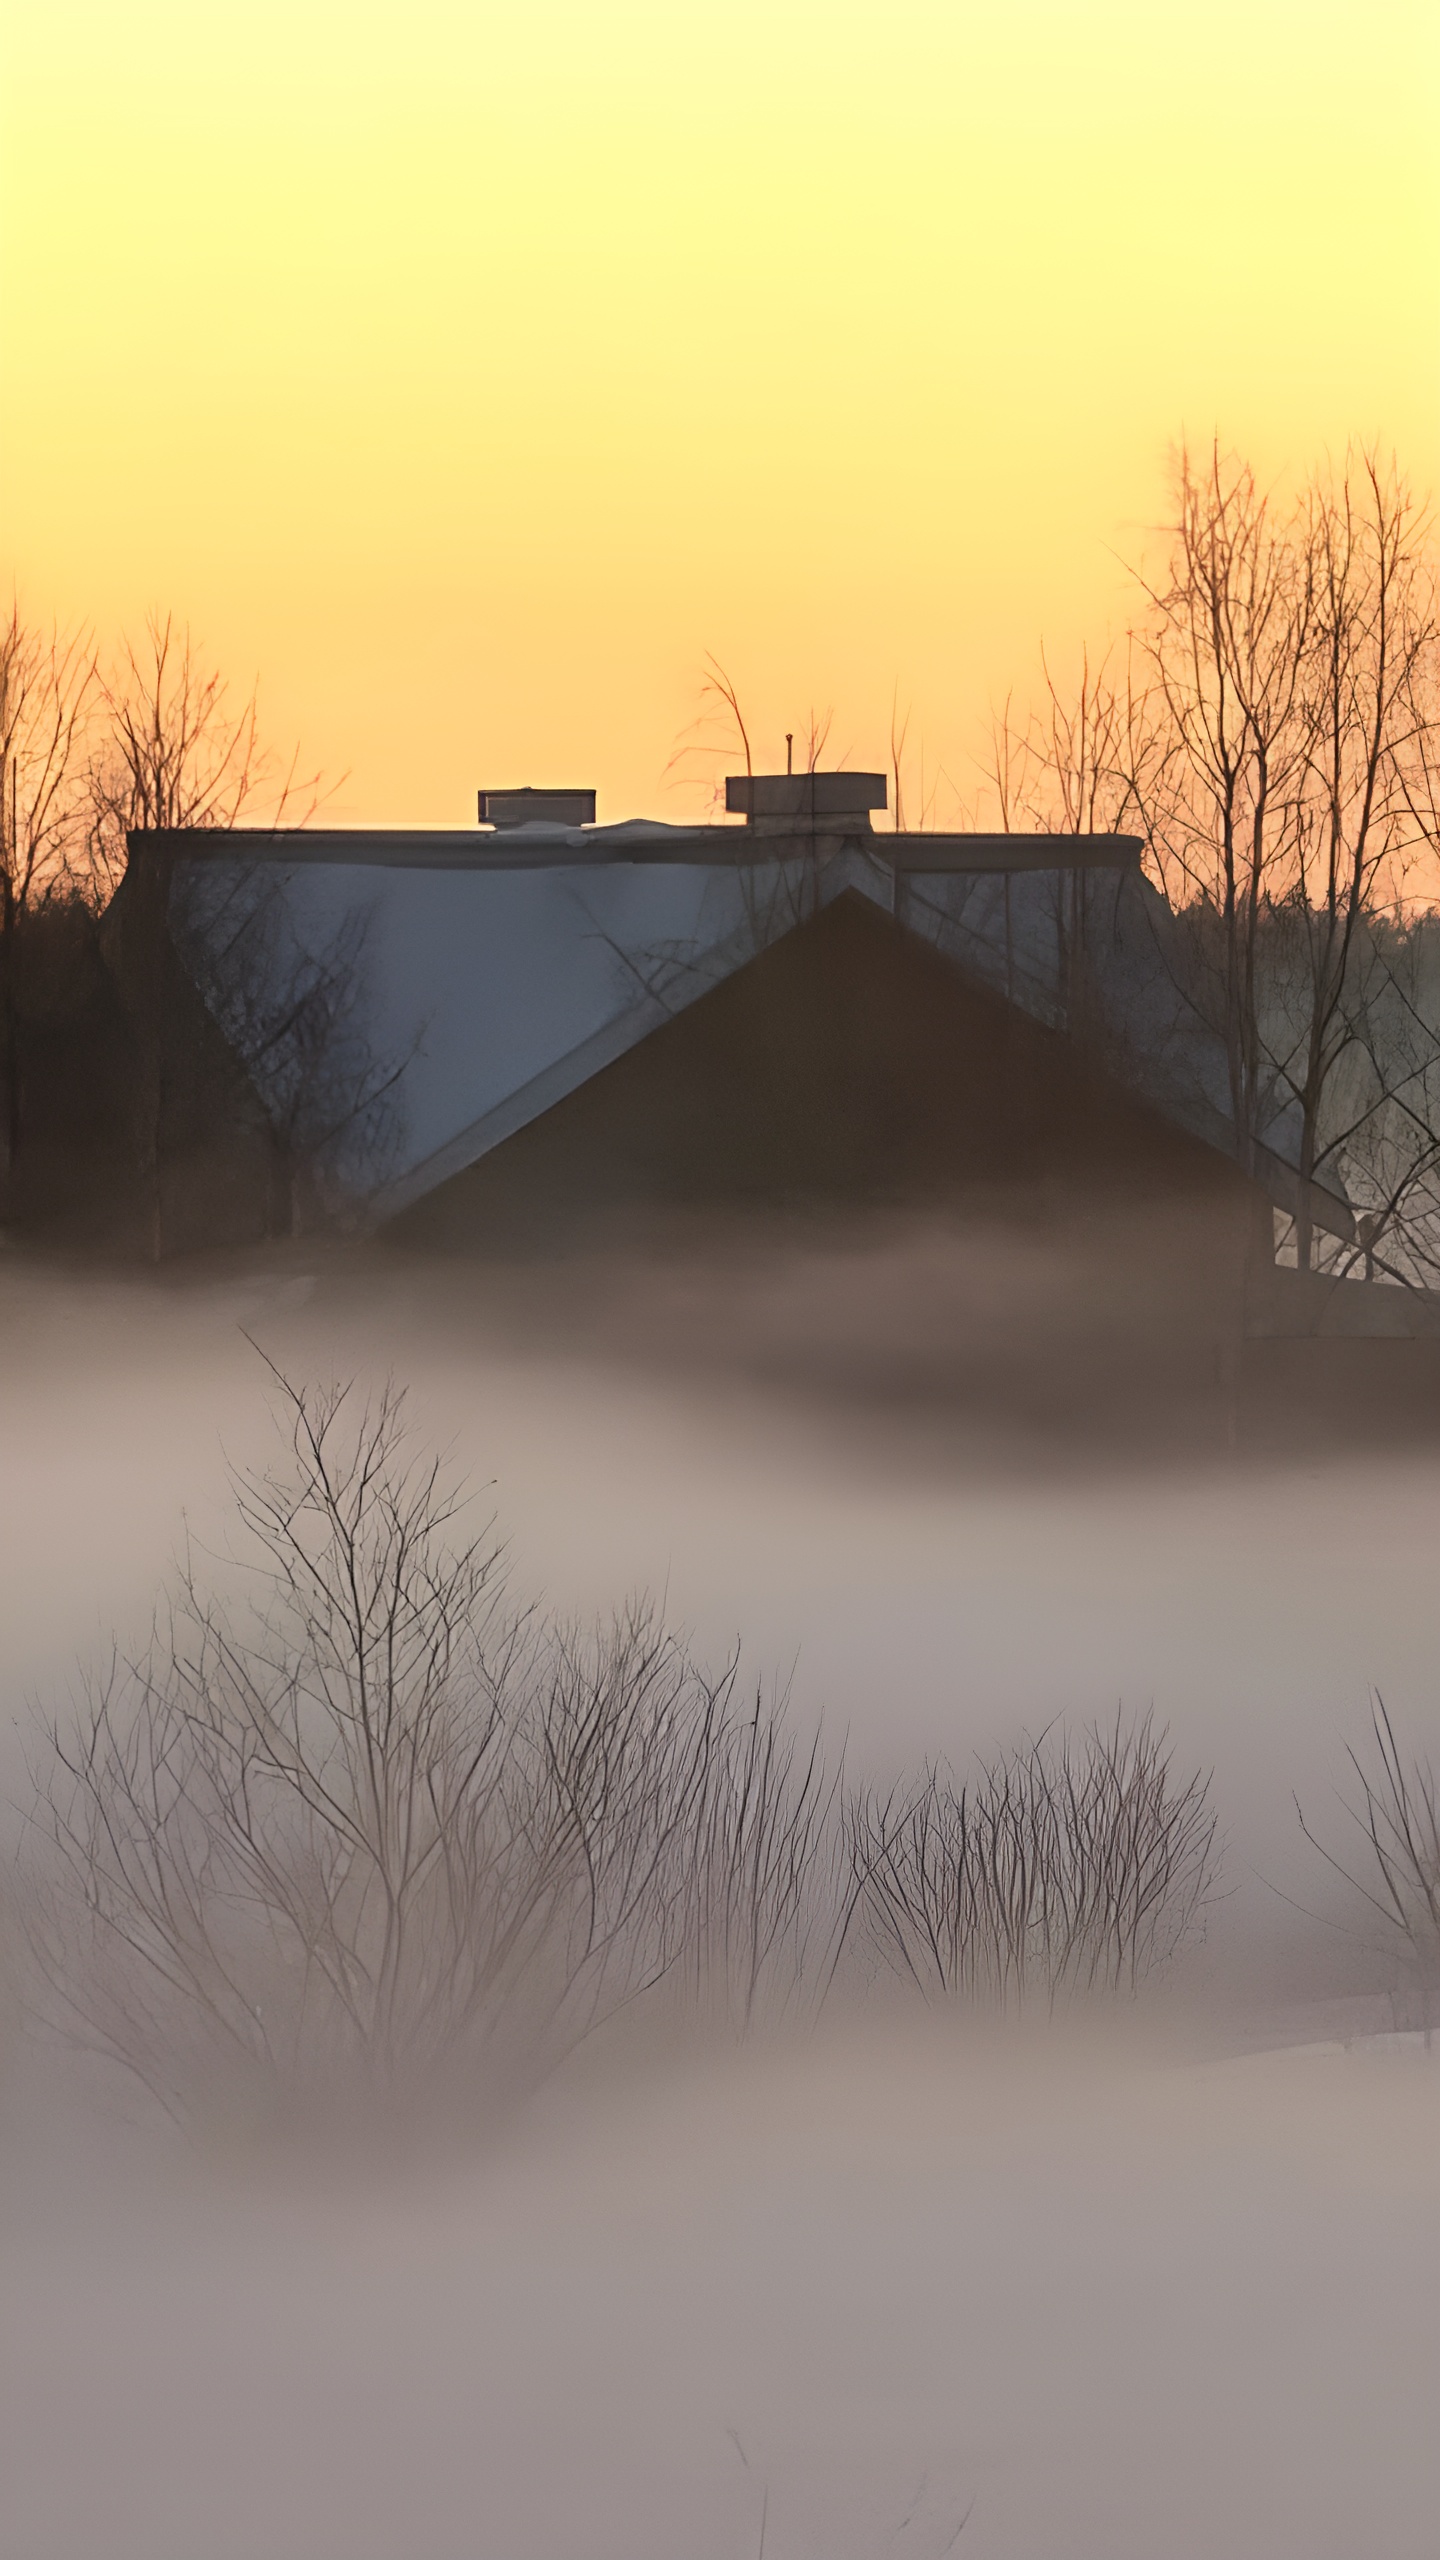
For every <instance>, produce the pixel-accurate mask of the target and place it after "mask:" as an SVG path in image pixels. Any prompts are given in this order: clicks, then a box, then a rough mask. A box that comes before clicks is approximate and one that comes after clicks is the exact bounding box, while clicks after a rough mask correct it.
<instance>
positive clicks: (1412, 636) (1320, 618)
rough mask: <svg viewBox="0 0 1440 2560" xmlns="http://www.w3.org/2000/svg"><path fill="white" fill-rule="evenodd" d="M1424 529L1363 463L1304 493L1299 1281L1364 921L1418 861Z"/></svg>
mask: <svg viewBox="0 0 1440 2560" xmlns="http://www.w3.org/2000/svg"><path fill="white" fill-rule="evenodd" d="M1427 531H1428V528H1427V527H1426V525H1425V523H1424V520H1423V518H1422V517H1421V516H1420V514H1419V512H1418V510H1417V509H1416V507H1415V504H1414V501H1413V500H1412V498H1411V496H1410V494H1409V492H1408V490H1407V489H1406V488H1405V486H1404V484H1403V482H1402V481H1401V480H1400V478H1399V476H1398V474H1397V472H1396V471H1395V469H1394V467H1393V466H1391V467H1390V468H1389V469H1388V470H1383V469H1382V468H1381V466H1380V464H1379V462H1378V461H1377V459H1376V457H1375V456H1374V455H1373V454H1365V455H1362V456H1360V457H1359V458H1358V459H1356V460H1352V461H1351V462H1349V463H1347V465H1346V466H1345V468H1344V469H1343V470H1342V471H1341V472H1340V473H1338V474H1336V475H1335V476H1333V477H1331V478H1327V479H1324V480H1321V481H1318V482H1316V483H1314V484H1312V486H1311V488H1310V489H1309V490H1308V491H1307V492H1306V495H1305V498H1304V501H1303V507H1302V514H1301V518H1300V522H1299V526H1298V528H1297V544H1298V547H1299V549H1300V552H1301V556H1302V558H1303V560H1304V564H1305V576H1306V580H1307V584H1308V586H1309V588H1310V592H1311V598H1312V621H1311V630H1310V644H1309V646H1308V648H1307V649H1306V651H1305V653H1304V658H1303V663H1302V666H1301V670H1300V677H1301V695H1300V703H1299V717H1298V727H1299V734H1300V740H1301V765H1300V771H1299V774H1298V776H1297V788H1296V791H1295V798H1294V811H1293V820H1292V840H1293V856H1292V859H1293V878H1292V879H1291V881H1290V883H1289V886H1288V890H1287V893H1286V898H1285V912H1286V917H1287V920H1288V921H1289V923H1290V925H1291V928H1292V929H1291V932H1290V933H1289V934H1288V935H1287V936H1286V938H1285V939H1286V943H1287V945H1288V949H1289V953H1290V954H1291V955H1293V962H1294V964H1295V965H1294V968H1293V974H1292V976H1291V978H1290V983H1289V985H1288V986H1287V987H1286V988H1285V990H1284V999H1285V1000H1284V1001H1283V1002H1282V1007H1281V1010H1282V1011H1283V1013H1284V1014H1285V1015H1286V1016H1288V1018H1289V1019H1288V1022H1287V1030H1289V1029H1290V1028H1291V1026H1292V1025H1293V1037H1291V1038H1289V1039H1288V1040H1287V1039H1286V1038H1285V1035H1284V1034H1282V1035H1281V1036H1280V1039H1279V1040H1277V1041H1276V1043H1275V1045H1276V1048H1277V1053H1278V1064H1279V1068H1280V1073H1281V1075H1282V1077H1283V1080H1284V1083H1285V1086H1286V1088H1287V1090H1288V1091H1289V1092H1290V1093H1291V1094H1292V1095H1293V1097H1294V1099H1295V1101H1296V1103H1297V1104H1298V1106H1299V1112H1300V1163H1299V1171H1300V1175H1301V1185H1302V1187H1301V1195H1300V1208H1299V1214H1298V1220H1297V1236H1296V1245H1297V1257H1298V1260H1299V1262H1300V1266H1301V1268H1302V1269H1306V1268H1308V1267H1309V1264H1310V1260H1311V1251H1312V1231H1311V1223H1310V1210H1309V1200H1310V1191H1309V1184H1310V1179H1311V1176H1312V1175H1313V1174H1314V1173H1315V1172H1316V1171H1317V1170H1318V1169H1319V1167H1320V1166H1321V1164H1322V1163H1323V1162H1324V1160H1325V1158H1326V1156H1327V1155H1328V1154H1330V1153H1333V1152H1334V1150H1335V1147H1336V1143H1337V1142H1336V1140H1335V1139H1334V1138H1333V1137H1332V1136H1330V1134H1329V1133H1328V1132H1327V1129H1326V1116H1327V1105H1328V1102H1329V1098H1330V1087H1331V1082H1332V1079H1333V1077H1334V1075H1335V1072H1336V1069H1337V1067H1338V1065H1339V1064H1340V1062H1341V1061H1342V1059H1343V1058H1344V1056H1345V1054H1346V1052H1347V1050H1348V1049H1349V1048H1350V1047H1351V1045H1352V1044H1353V1043H1354V1041H1355V1039H1356V1037H1357V1028H1356V1014H1357V1011H1358V1010H1359V1009H1360V1008H1361V1007H1362V1006H1363V1005H1364V1002H1365V997H1366V993H1367V980H1368V977H1369V974H1370V972H1371V970H1372V969H1373V966H1374V956H1375V955H1374V949H1373V944H1372V941H1371V937H1370V934H1369V931H1368V925H1369V920H1370V919H1371V918H1372V917H1374V916H1375V915H1376V914H1377V913H1389V912H1392V911H1393V910H1394V908H1395V905H1396V903H1397V901H1398V900H1399V898H1400V897H1401V896H1402V894H1403V890H1404V886H1405V878H1406V872H1407V870H1408V867H1409V865H1410V862H1411V861H1412V859H1413V857H1414V855H1415V853H1416V851H1417V849H1418V845H1417V830H1416V808H1417V789H1416V779H1417V776H1416V768H1417V762H1418V763H1419V764H1420V766H1421V767H1422V769H1423V766H1424V764H1425V763H1427V762H1428V761H1429V760H1430V758H1431V757H1432V755H1433V748H1434V737H1433V734H1432V731H1433V716H1432V710H1431V700H1430V695H1431V686H1432V681H1433V678H1434V675H1435V672H1436V658H1437V651H1440V621H1437V613H1436V596H1435V586H1434V579H1433V575H1432V573H1431V570H1430V566H1429V562H1428V559H1427V556H1426V535H1427ZM1431 849H1432V850H1433V840H1432V847H1431ZM1377 1063H1378V1062H1377Z"/></svg>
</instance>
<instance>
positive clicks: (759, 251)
mask: <svg viewBox="0 0 1440 2560" xmlns="http://www.w3.org/2000/svg"><path fill="white" fill-rule="evenodd" d="M1437 107H1440V18H1437V14H1436V13H1435V12H1434V11H1433V9H1432V8H1431V7H1430V6H1429V5H1428V0H1427V5H1423V6H1422V5H1420V0H1370V4H1369V5H1367V6H1365V7H1364V9H1363V11H1362V8H1361V7H1360V6H1358V5H1356V0H1346V4H1345V5H1343V6H1341V5H1338V0H1313V5H1311V6H1308V7H1307V8H1306V9H1305V10H1304V11H1303V12H1302V11H1301V10H1300V9H1299V8H1298V7H1295V6H1282V5H1279V0H1250V4H1249V5H1246V6H1242V5H1241V0H1215V5H1214V6H1213V7H1212V8H1210V9H1209V10H1208V11H1207V12H1206V13H1205V15H1204V16H1203V17H1201V16H1200V15H1198V14H1191V13H1180V12H1168V13H1167V12H1158V11H1156V10H1154V8H1153V6H1151V5H1149V4H1148V0H1145V4H1144V5H1142V0H1083V5H1082V0H1009V5H1007V7H1006V8H1005V9H1004V10H1003V11H1002V10H1000V9H999V8H998V7H992V8H987V9H981V8H978V7H974V6H969V5H966V0H889V5H888V6H887V7H886V8H885V9H883V10H882V9H881V8H880V7H879V6H878V5H876V0H867V5H864V6H860V5H857V0H831V5H829V6H828V7H822V6H821V5H819V0H734V5H733V6H732V8H731V10H730V11H729V12H728V13H727V15H726V17H725V19H724V21H723V22H717V21H716V20H715V18H714V16H713V13H709V12H702V11H700V10H699V9H696V8H694V7H688V6H685V5H681V4H680V0H669V5H663V6H662V5H661V0H613V5H607V0H583V4H582V0H529V5H528V6H527V7H526V9H525V10H524V11H523V12H522V11H519V10H514V9H510V10H501V9H498V8H494V7H491V6H487V5H475V0H469V5H461V0H412V5H411V6H409V7H408V8H406V9H404V10H402V9H400V8H398V7H396V6H394V5H392V4H391V0H387V4H386V5H378V0H348V5H346V6H344V7H342V6H341V5H340V0H283V5H282V0H249V5H248V6H246V7H245V8H243V9H242V8H240V7H239V6H237V5H236V0H208V5H207V7H206V8H205V9H204V10H203V11H201V10H197V9H196V8H195V7H194V5H193V0H47V4H46V7H45V8H44V9H43V10H38V9H36V10H32V11H30V12H28V13H26V15H25V19H24V22H23V23H21V22H20V21H19V19H18V17H17V22H16V23H15V24H13V25H12V26H11V28H10V30H9V33H8V35H7V37H6V39H5V103H4V110H3V112H4V146H5V147H4V177H3V186H4V196H5V204H4V242H5V252H4V254H5V280H4V293H5V305H4V309H5V319H4V347H5V363H6V369H7V381H6V393H5V400H4V404H3V432H4V450H3V463H4V483H5V485H4V537H3V549H0V569H3V572H4V574H5V576H6V578H7V579H8V578H10V577H11V576H13V577H14V579H15V581H16V582H17V584H18V588H19V592H20V595H21V598H22V601H23V603H24V605H25V607H26V609H27V611H29V612H30V613H32V614H33V615H36V616H39V617H42V618H48V617H49V616H50V615H51V614H52V613H53V614H56V615H58V616H60V617H61V618H62V619H64V620H74V619H84V620H86V621H88V622H89V623H91V624H92V625H93V626H94V627H95V629H96V631H97V632H98V633H99V634H100V635H101V636H102V638H108V637H110V636H112V635H113V634H115V633H116V632H118V631H119V630H121V629H127V628H128V629H132V630H133V629H135V628H136V627H137V626H138V625H139V623H140V622H141V621H142V620H143V617H144V615H145V613H146V612H147V611H148V610H151V609H156V608H158V609H161V610H166V609H169V610H173V611H174V612H175V613H176V614H177V615H178V616H180V617H181V618H182V619H185V620H187V621H188V622H189V623H190V625H191V627H192V629H193V631H194V633H195V634H196V636H197V638H198V639H199V640H200V641H201V642H202V644H203V646H204V648H205V650H206V652H207V654H208V656H209V657H210V658H211V659H212V660H214V661H215V662H217V663H219V664H220V665H222V666H223V667H224V668H225V669H226V671H227V672H228V673H229V675H230V676H231V678H232V680H233V681H234V682H235V683H236V685H237V687H238V688H240V689H243V688H244V687H246V686H248V684H249V682H250V681H251V679H252V677H253V676H255V675H257V674H258V677H259V680H260V692H261V706H262V715H263V718H264V723H265V727H266V730H267V732H268V734H269V735H270V736H271V737H272V738H274V739H275V740H276V741H277V743H279V744H281V745H283V746H284V747H286V748H288V747H289V745H290V744H291V743H292V742H298V744H299V746H300V750H301V754H302V757H303V759H304V760H305V762H306V764H307V765H319V766H320V767H322V768H323V769H324V771H325V772H326V773H327V774H328V775H329V776H331V777H335V776H339V775H344V776H345V777H346V778H345V779H344V781H343V782H342V783H340V785H339V787H338V788H337V789H336V790H335V792H334V794H333V796H332V798H331V800H330V802H329V804H328V806H327V810H326V815H327V816H328V817H329V818H331V819H332V820H341V819H350V820H356V821H361V822H364V821H370V822H375V823H400V822H404V821H412V822H415V823H422V824H430V823H433V824H447V823H448V824H467V823H470V822H471V821H472V819H473V814H474V791H475V787H476V785H477V784H481V783H489V784H504V783H516V782H525V781H532V782H538V783H546V782H559V783H566V782H569V783H584V784H595V785H597V786H598V789H599V793H600V815H601V817H602V818H606V817H610V818H614V817H620V816H625V815H629V814H631V813H633V812H637V811H643V812H646V813H649V814H653V815H656V816H674V817H683V816H688V815H692V814H698V813H699V812H700V810H701V809H702V808H703V807H704V805H705V800H706V795H707V790H708V781H709V777H710V776H713V774H714V773H715V772H718V771H719V770H720V769H721V768H722V766H723V763H724V761H725V759H724V758H723V757H717V758H715V759H713V760H712V761H711V762H710V763H709V764H708V765H707V764H706V763H705V761H704V759H703V758H696V757H691V758H688V759H682V764H681V768H680V770H679V771H678V772H677V771H675V770H674V769H671V770H670V771H669V772H668V773H667V766H668V765H669V764H670V759H671V758H672V754H673V750H674V749H675V747H676V744H677V742H678V741H680V740H681V739H682V738H683V735H684V733H685V731H686V730H687V727H688V726H689V724H691V723H692V722H693V721H694V720H695V718H696V715H697V712H698V711H699V709H700V707H701V706H700V702H699V688H700V683H701V677H702V669H703V662H704V657H705V653H706V652H707V651H709V652H713V654H714V656H715V657H716V658H717V659H719V660H720V661H721V662H722V663H723V664H724V666H725V667H726V668H727V669H728V671H729V672H730V674H731V676H732V677H733V678H734V680H735V682H736V684H737V686H738V688H739V690H740V693H741V696H742V699H743V701H744V703H745V705H746V708H747V716H748V717H749V718H750V720H751V723H752V727H753V729H754V731H755V748H756V760H757V762H758V763H759V764H761V765H765V764H770V763H783V759H784V742H783V732H784V730H785V729H787V728H791V729H794V730H795V731H796V732H797V733H799V734H800V735H802V736H803V733H804V731H805V727H806V723H807V719H808V717H809V714H810V713H811V711H812V709H814V710H818V711H822V712H823V711H824V710H826V709H830V710H832V711H833V714H834V726H833V729H832V732H831V747H832V750H833V754H834V756H835V758H836V759H839V758H841V757H844V758H845V759H846V760H848V761H851V762H854V763H860V764H869V765H883V764H884V763H886V761H887V760H888V752H889V733H890V724H891V717H892V706H893V705H895V704H897V703H898V706H899V709H900V712H901V714H902V716H903V715H904V714H905V713H906V712H907V711H908V714H909V721H910V727H909V738H910V750H911V754H910V762H911V773H910V779H909V791H910V796H911V800H912V806H913V804H915V803H916V802H917V801H918V796H919V760H920V754H921V752H922V750H923V755H924V760H925V768H926V776H927V784H933V785H935V786H936V791H935V800H934V813H935V816H936V818H937V819H938V820H939V821H940V822H942V823H943V822H944V821H945V819H946V818H947V817H949V818H953V816H954V813H955V807H956V794H957V793H959V794H963V793H965V792H967V791H968V790H970V789H971V788H972V787H973V779H974V777H973V773H972V771H971V765H970V759H971V756H972V754H973V751H974V748H975V747H976V746H977V745H978V743H979V739H980V735H981V730H982V725H983V721H984V717H985V713H986V707H987V703H988V702H989V701H990V700H991V699H992V698H995V697H997V696H999V695H1001V694H1003V693H1004V691H1005V690H1006V688H1007V687H1008V686H1009V685H1011V684H1012V683H1013V684H1014V685H1015V686H1016V688H1017V690H1018V691H1019V692H1020V693H1022V694H1023V692H1024V691H1025V689H1026V688H1027V686H1028V685H1029V684H1030V683H1031V682H1032V680H1033V677H1034V674H1035V670H1036V653H1037V647H1038V643H1039V642H1040V640H1041V639H1042V638H1044V639H1045V640H1046V641H1047V643H1048V644H1049V645H1050V646H1051V647H1052V648H1053V649H1054V650H1055V651H1056V653H1057V655H1058V657H1059V658H1060V659H1061V661H1062V662H1063V660H1064V659H1065V657H1066V654H1067V653H1071V654H1073V653H1074V652H1076V651H1078V648H1079V646H1080V644H1081V642H1082V640H1084V639H1087V638H1088V639H1089V640H1090V641H1091V642H1092V644H1096V643H1103V640H1104V637H1105V635H1106V633H1107V631H1111V630H1114V629H1116V628H1118V627H1121V626H1122V625H1123V621H1124V617H1125V611H1126V581H1125V574H1124V569H1123V565H1122V564H1123V562H1124V561H1125V559H1127V558H1131V557H1133V556H1134V554H1135V553H1136V551H1137V550H1138V549H1139V548H1141V547H1142V546H1143V544H1144V543H1145V540H1146V528H1147V527H1148V526H1153V525H1154V524H1155V523H1157V522H1158V521H1159V520H1160V517H1161V514H1162V511H1163V504H1164V486H1165V470H1166V457H1167V453H1168V452H1169V451H1170V450H1171V449H1173V446H1174V444H1175V442H1176V440H1177V439H1178V438H1179V437H1180V436H1181V435H1188V436H1190V437H1191V438H1193V439H1195V440H1197V441H1202V442H1208V440H1209V438H1210V436H1211V435H1212V433H1214V432H1216V431H1217V430H1218V432H1220V434H1221V435H1222V436H1223V437H1224V439H1225V440H1226V441H1227V442H1228V443H1230V444H1233V445H1235V446H1237V447H1240V448H1241V449H1243V450H1245V451H1246V452H1247V453H1249V454H1250V455H1251V456H1252V457H1253V458H1254V460H1255V462H1256V464H1257V466H1258V467H1259V468H1260V470H1261V471H1262V473H1264V474H1265V475H1266V476H1271V475H1275V476H1279V477H1282V478H1283V477H1284V476H1285V475H1286V474H1293V473H1295V472H1297V471H1299V470H1302V469H1304V468H1305V467H1306V466H1307V465H1309V464H1310V463H1311V462H1312V461H1314V460H1315V459H1317V458H1318V457H1319V456H1320V455H1321V454H1322V453H1323V452H1324V451H1326V450H1327V449H1329V450H1332V451H1333V450H1338V449H1343V447H1344V445H1345V443H1346V442H1347V440H1348V439H1350V438H1362V439H1377V440H1379V441H1380V442H1382V443H1383V444H1384V445H1385V446H1386V447H1393V448H1394V449H1395V450H1396V451H1397V452H1398V454H1399V456H1400V459H1401V462H1402V464H1403V466H1404V467H1405V468H1406V470H1407V471H1408V473H1409V475H1410V476H1411V478H1412V480H1414V481H1415V482H1416V483H1417V484H1418V485H1420V486H1421V487H1422V488H1433V487H1435V486H1436V484H1437V483H1440V311H1437V288H1436V282H1435V278H1436V275H1437V273H1440V259H1437V251H1440V214H1437V209H1436V204H1435V191H1434V188H1433V183H1432V169H1433V156H1434V155H1433V138H1432V137H1433V130H1434V127H1435V122H1436V110H1437Z"/></svg>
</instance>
